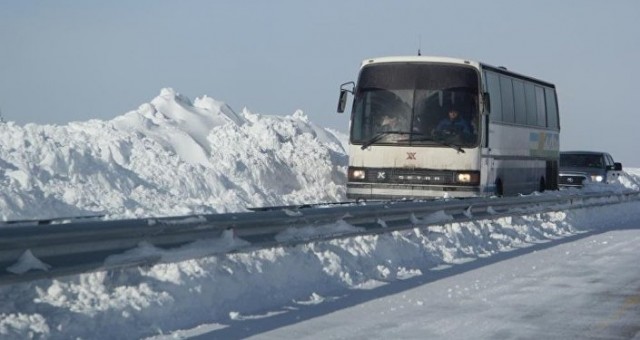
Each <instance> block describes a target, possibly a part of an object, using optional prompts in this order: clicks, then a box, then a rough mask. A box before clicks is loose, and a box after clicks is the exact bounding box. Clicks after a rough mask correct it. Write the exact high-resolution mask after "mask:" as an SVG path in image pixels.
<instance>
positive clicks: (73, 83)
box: [0, 0, 640, 167]
mask: <svg viewBox="0 0 640 340" xmlns="http://www.w3.org/2000/svg"><path fill="white" fill-rule="evenodd" d="M418 47H421V50H422V54H423V55H437V56H450V57H460V58H466V59H471V60H477V61H481V62H486V63H488V64H492V65H496V66H506V67H507V68H509V69H510V70H513V71H516V72H519V73H523V74H527V75H531V76H533V77H536V78H540V79H543V80H545V81H548V82H551V83H554V84H555V85H556V87H557V89H558V95H559V105H560V112H561V126H562V132H561V139H560V141H561V149H562V150H575V149H583V150H602V151H608V152H610V153H611V154H612V155H613V157H614V158H615V159H616V161H621V162H622V163H623V166H630V167H640V152H638V151H637V147H638V144H640V143H638V142H639V141H640V137H638V132H637V130H636V128H638V127H640V108H638V106H637V104H636V102H635V99H637V98H638V94H636V93H635V91H634V90H635V89H637V88H638V86H637V85H636V82H635V81H634V79H636V80H638V79H640V71H639V70H638V67H637V66H636V65H635V64H636V63H637V62H638V61H639V60H640V1H635V0H621V1H607V2H605V1H591V0H589V1H587V0H573V1H556V0H545V1H512V0H504V1H491V0H487V1H426V0H417V1H376V2H373V1H346V0H340V1H334V0H327V1H162V0H161V1H150V0H145V1H121V0H117V1H82V2H79V1H68V0H63V1H55V2H45V1H31V0H25V1H2V2H0V112H1V113H2V116H3V117H4V119H5V120H8V121H15V122H16V123H18V124H26V123H37V124H65V123H67V122H70V121H86V120H89V119H94V118H96V119H103V120H108V119H112V118H114V117H116V116H119V115H122V114H124V113H126V112H128V111H130V110H134V109H136V108H137V107H138V106H139V105H140V104H143V103H146V102H149V101H150V100H151V99H153V98H154V97H155V96H157V95H158V94H159V93H160V89H161V88H163V87H172V88H174V89H175V90H176V91H178V92H180V93H182V94H184V95H186V96H188V97H189V98H191V99H194V98H195V97H199V96H202V95H207V96H209V97H212V98H214V99H216V100H220V101H224V102H226V103H227V104H229V105H230V106H231V107H232V108H233V109H234V110H236V111H240V110H242V108H243V107H247V108H248V109H249V110H250V111H252V112H255V113H261V114H276V115H289V114H292V113H293V112H295V111H296V110H298V109H300V110H302V111H304V112H305V113H306V114H307V115H308V116H309V118H310V119H311V120H312V121H313V122H314V123H316V124H318V125H321V126H325V127H330V128H335V129H338V130H341V131H344V132H346V131H347V129H348V114H344V115H338V114H336V113H335V108H336V102H337V99H338V88H339V85H340V84H341V83H343V82H346V81H350V80H355V78H356V75H357V72H358V67H359V65H360V62H361V61H362V60H363V59H366V58H370V57H380V56H390V55H415V54H416V53H417V50H418Z"/></svg>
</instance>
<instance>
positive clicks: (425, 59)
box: [360, 56, 555, 89]
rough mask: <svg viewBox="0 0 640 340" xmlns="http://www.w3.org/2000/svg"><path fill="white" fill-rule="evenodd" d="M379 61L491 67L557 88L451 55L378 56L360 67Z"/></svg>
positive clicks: (553, 86)
mask: <svg viewBox="0 0 640 340" xmlns="http://www.w3.org/2000/svg"><path fill="white" fill-rule="evenodd" d="M377 63H448V64H461V65H470V66H473V67H475V68H477V69H490V70H492V71H494V72H498V73H502V74H506V75H510V76H513V77H516V78H520V79H525V80H530V81H534V82H537V83H540V84H542V85H545V86H548V87H551V88H554V89H555V85H553V84H552V83H549V82H547V81H544V80H540V79H537V78H534V77H531V76H527V75H524V74H521V73H517V72H513V71H511V70H508V69H507V68H506V67H503V66H493V65H490V64H486V63H481V62H478V61H473V60H469V59H460V58H451V57H438V56H391V57H378V58H369V59H365V60H363V61H362V64H361V65H360V68H362V67H364V66H366V65H370V64H377Z"/></svg>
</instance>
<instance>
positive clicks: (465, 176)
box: [456, 172, 480, 184]
mask: <svg viewBox="0 0 640 340" xmlns="http://www.w3.org/2000/svg"><path fill="white" fill-rule="evenodd" d="M479 180H480V175H478V173H476V172H459V173H458V174H457V175H456V182H458V183H464V184H477V183H479V182H480V181H479Z"/></svg>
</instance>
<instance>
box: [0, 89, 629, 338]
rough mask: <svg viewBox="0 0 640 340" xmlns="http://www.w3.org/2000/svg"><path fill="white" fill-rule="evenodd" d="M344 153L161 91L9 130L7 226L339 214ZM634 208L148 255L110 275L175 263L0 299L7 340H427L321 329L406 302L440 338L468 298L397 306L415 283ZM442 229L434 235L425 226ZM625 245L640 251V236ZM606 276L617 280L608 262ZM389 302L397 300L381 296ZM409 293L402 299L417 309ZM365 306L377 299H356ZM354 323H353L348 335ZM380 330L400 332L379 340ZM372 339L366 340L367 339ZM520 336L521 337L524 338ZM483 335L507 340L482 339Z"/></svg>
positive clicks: (139, 251)
mask: <svg viewBox="0 0 640 340" xmlns="http://www.w3.org/2000/svg"><path fill="white" fill-rule="evenodd" d="M345 143H346V136H344V135H342V134H340V133H339V132H336V131H331V130H328V129H324V128H321V127H319V126H317V125H315V124H313V123H312V122H310V121H309V120H308V119H307V117H306V116H305V115H304V113H302V112H300V111H298V112H295V113H293V114H292V115H290V116H267V115H261V114H257V113H252V112H250V111H249V110H248V109H244V110H242V111H241V112H240V113H236V112H235V111H234V110H232V109H231V108H230V107H228V106H227V105H225V104H224V103H222V102H219V101H216V100H214V99H212V98H209V97H206V96H205V97H202V98H197V99H196V100H194V101H193V102H192V101H191V100H190V99H188V98H187V97H185V96H183V95H181V94H178V93H177V92H175V91H174V90H172V89H163V90H162V91H161V93H160V95H159V96H158V97H156V98H154V99H153V100H152V101H151V102H150V103H147V104H143V105H141V106H140V107H139V108H138V109H137V110H134V111H131V112H129V113H126V114H124V115H122V116H119V117H116V118H115V119H113V120H111V121H98V120H92V121H88V122H74V123H70V124H68V125H64V126H50V125H47V126H39V125H33V124H27V125H25V126H18V125H16V124H14V123H11V122H9V123H0V219H2V220H16V219H34V218H53V217H59V216H79V215H82V216H86V215H105V216H106V218H125V217H142V216H144V217H148V216H168V215H188V214H199V213H213V212H235V211H245V210H246V209H247V208H248V207H256V206H269V205H286V204H295V203H313V202H328V201H341V200H344V199H345V188H344V183H345V181H346V176H345V173H346V165H347V155H346V153H345ZM626 170H627V174H626V175H625V176H623V177H622V178H621V179H620V180H619V183H616V184H612V185H609V186H602V185H600V186H598V185H592V186H590V187H588V188H586V189H585V190H595V191H597V190H602V188H605V187H617V188H629V189H633V190H639V188H640V169H626ZM639 208H640V203H637V202H627V203H623V204H619V205H614V206H608V207H597V208H590V209H579V210H568V211H557V212H550V213H544V214H534V215H524V216H521V217H502V218H499V219H496V220H483V221H476V222H467V223H453V222H447V216H435V217H434V220H430V221H425V220H422V221H421V220H418V219H415V221H414V222H415V223H416V225H417V227H416V228H414V229H411V230H408V231H403V232H393V233H389V234H382V235H373V236H366V237H353V238H346V239H336V240H331V241H323V242H315V243H308V244H304V245H299V246H295V247H275V248H269V249H262V250H254V251H250V252H246V253H235V254H222V255H214V256H208V257H204V258H198V259H188V258H189V254H192V253H193V252H194V251H197V249H206V248H209V249H213V248H216V249H222V250H224V249H232V248H233V247H234V246H236V245H238V244H239V243H242V242H243V240H239V239H236V238H234V237H233V235H232V234H231V233H227V234H225V235H223V236H222V237H221V238H220V239H217V240H202V241H201V242H196V244H193V245H190V246H186V247H183V248H181V249H176V250H171V251H166V250H160V249H155V248H154V247H153V246H151V245H145V244H142V245H141V246H140V247H138V248H136V249H134V250H132V251H130V252H127V253H126V254H120V255H116V256H113V257H111V258H110V259H109V260H110V261H114V262H117V261H118V260H119V259H120V257H127V256H147V255H153V256H162V257H164V258H171V259H173V260H175V261H176V262H175V263H164V264H158V265H154V266H150V267H149V266H147V267H139V268H129V269H123V270H115V271H101V272H95V273H89V274H82V275H74V276H68V277H62V278H58V279H54V280H39V281H36V282H31V283H24V284H14V285H8V286H0V296H1V297H2V301H3V303H2V304H0V337H1V338H8V339H24V338H35V339H47V338H51V339H68V338H78V339H115V338H152V339H174V338H189V337H193V338H205V339H208V338H224V339H229V338H245V337H251V336H255V337H258V338H260V337H263V336H264V337H271V338H282V337H291V338H301V337H306V338H317V339H324V338H327V337H332V336H333V337H341V338H344V337H347V338H358V337H362V338H372V337H378V338H388V337H393V336H398V337H405V338H406V337H410V338H423V337H424V335H425V334H427V333H421V332H422V331H423V329H424V328H425V327H430V326H425V325H421V326H420V327H418V326H417V325H416V324H415V323H412V321H415V320H414V319H411V318H410V316H408V315H407V314H406V313H405V312H404V311H402V310H397V309H389V310H385V311H384V312H385V313H386V314H385V313H383V314H384V316H383V317H379V315H381V314H380V311H379V310H377V309H376V310H374V309H369V308H364V307H363V308H364V310H363V311H362V314H361V315H355V316H353V315H351V314H349V315H343V316H341V317H340V319H341V320H343V321H342V322H343V324H342V325H340V327H339V328H338V329H337V330H335V331H334V332H333V333H332V332H331V329H332V328H330V327H325V326H326V325H323V324H322V320H324V319H318V316H320V315H323V314H326V315H331V314H336V313H338V312H339V311H340V310H346V309H348V308H349V307H352V306H353V305H360V304H362V305H363V306H364V305H368V304H366V302H367V301H370V302H372V301H375V300H377V299H378V298H380V299H383V298H384V299H385V300H381V301H385V302H384V303H385V304H392V302H390V301H391V300H394V299H395V300H403V301H405V302H406V305H407V306H409V305H411V306H413V307H412V308H413V309H411V310H412V311H414V310H415V309H416V308H417V310H415V313H418V315H417V316H418V317H422V318H424V315H420V313H422V314H424V312H420V310H421V309H422V310H424V309H425V308H426V309H427V310H432V308H438V311H439V314H437V316H438V318H440V319H438V320H439V321H440V322H441V323H442V322H443V321H442V320H445V319H446V318H447V317H450V318H455V317H458V318H459V315H460V314H459V313H458V310H457V309H456V308H458V307H454V305H452V304H453V303H457V304H460V301H461V300H457V301H456V302H454V301H453V300H454V299H452V298H453V297H460V296H461V294H462V295H465V294H470V293H469V292H468V291H464V290H462V289H458V288H457V287H459V285H462V283H461V282H460V281H457V282H456V283H455V285H456V286H455V288H454V289H451V288H450V289H449V293H448V294H449V296H448V297H446V295H447V294H445V296H439V297H432V298H424V297H419V296H411V297H410V298H409V299H407V298H406V295H402V296H401V297H399V298H398V297H396V295H397V294H391V293H390V292H396V293H397V292H398V290H399V292H400V293H401V292H402V287H403V284H408V285H409V286H411V289H413V288H416V284H410V283H411V282H416V281H415V280H416V279H420V280H423V281H425V282H427V283H424V284H421V285H418V286H419V287H424V286H429V285H432V286H436V287H437V285H436V284H432V282H433V281H434V280H440V279H443V275H442V273H443V272H444V271H447V270H454V271H455V270H456V269H457V268H458V269H457V270H459V271H460V272H464V271H471V270H472V268H471V269H469V268H468V267H465V266H469V264H470V263H481V261H484V260H486V259H494V258H500V257H507V258H508V257H509V254H515V253H517V252H518V251H520V250H522V249H528V248H531V247H534V248H535V247H539V246H540V245H543V244H550V245H555V244H556V243H559V242H563V241H562V240H566V239H571V238H572V237H576V236H579V235H591V234H593V233H601V232H605V231H607V230H610V229H615V228H619V227H620V226H621V225H625V226H627V227H628V226H635V228H636V229H640V209H639ZM434 222H436V223H439V224H438V225H430V226H420V224H421V223H423V224H424V223H434ZM0 227H1V226H0ZM323 228H325V229H326V230H329V231H345V230H347V231H348V230H353V229H354V228H355V227H353V226H350V225H348V224H347V223H344V221H336V223H335V224H330V225H327V226H324V227H323ZM313 233H314V230H312V229H311V228H301V229H300V230H298V231H297V232H293V231H291V230H288V231H287V232H283V233H282V234H280V235H278V239H279V240H282V241H287V240H292V239H299V238H301V237H302V238H304V237H306V236H307V235H310V234H313ZM624 239H625V240H626V241H627V242H630V241H629V240H640V237H638V234H637V233H636V234H635V235H633V237H626V238H624ZM225 247H227V248H225ZM552 248H555V247H552ZM536 249H537V248H536ZM625 249H627V248H625ZM567 251H568V250H567ZM511 256H515V255H511ZM525 265H526V264H525ZM46 266H47V265H46V264H45V263H42V262H40V261H39V260H38V259H37V258H35V257H34V256H33V254H31V253H30V252H29V253H25V254H24V255H23V257H22V258H21V259H20V261H19V262H18V263H16V264H15V265H14V266H12V268H11V269H10V270H12V271H14V272H16V273H19V272H24V271H27V270H46V269H47V267H46ZM601 266H602V267H601V269H602V268H604V269H606V268H608V267H607V263H603V264H601ZM462 268H466V269H462ZM612 268H613V267H612ZM596 269H598V268H596ZM596 271H597V270H596ZM579 275H580V273H577V274H575V277H579ZM612 275H613V274H612ZM452 276H455V275H452ZM442 282H446V281H442ZM465 284H466V285H467V286H468V285H471V284H470V283H468V284H467V283H465ZM412 285H413V286H412ZM381 287H387V290H382V291H381V292H380V288H381ZM398 287H400V288H398ZM440 288H442V287H440ZM405 289H406V291H407V293H406V294H415V293H414V292H413V290H410V288H408V287H407V288H405ZM445 291H446V290H445ZM363 292H364V293H366V292H369V293H367V294H368V295H364V297H363V295H359V294H361V293H363ZM377 292H380V293H377ZM410 292H411V293H410ZM376 294H380V295H376ZM341 301H342V304H341V303H340V302H341ZM462 301H465V300H462ZM447 302H449V303H450V304H449V305H448V304H447ZM530 302H532V303H533V301H530ZM518 303H520V304H523V303H524V304H526V303H528V301H526V300H525V301H518ZM434 304H435V305H434ZM462 305H463V307H461V308H463V309H464V310H465V311H466V313H464V315H466V316H467V317H468V319H463V320H460V323H461V324H473V323H475V322H477V321H478V320H484V319H481V318H479V317H475V316H474V315H480V314H481V312H480V311H477V312H478V314H475V313H472V311H474V310H475V308H476V307H477V305H473V306H471V305H468V306H467V307H468V309H465V306H464V303H463V304H462ZM336 306H338V307H336ZM340 306H342V307H340ZM456 306H457V305H456ZM492 307H493V308H494V310H496V308H497V310H499V311H502V312H503V314H504V315H507V314H509V313H513V312H510V310H509V309H508V308H512V306H509V305H508V304H507V303H505V304H504V307H503V308H502V309H500V308H501V305H500V304H497V305H496V304H493V305H492ZM336 308H337V309H336ZM371 308H373V307H371ZM375 308H380V307H375ZM403 308H404V307H403ZM407 310H409V308H407ZM347 314H348V313H347ZM374 314H375V316H376V318H373V316H374ZM310 315H313V316H310ZM336 315H337V314H336ZM456 315H458V316H456ZM351 316H353V317H354V319H353V320H348V318H349V317H351ZM433 316H434V318H435V317H436V315H435V314H434V315H433ZM370 317H371V320H377V321H376V323H375V327H377V328H375V329H377V331H374V328H372V327H373V326H374V325H372V324H370V323H366V322H364V321H363V323H362V324H361V325H360V326H358V320H363V319H367V318H370ZM567 317H571V315H568V316H567ZM314 318H315V319H318V320H320V322H319V323H317V324H313V325H309V326H308V327H307V328H305V325H306V322H305V321H307V319H314ZM385 320H386V321H389V324H390V325H395V326H389V328H387V330H386V331H385V328H384V327H385V326H384V325H385ZM401 320H409V321H407V322H408V323H407V325H414V326H415V332H413V333H412V331H411V330H406V329H405V330H404V332H396V331H397V329H396V328H397V325H398V324H402V322H403V321H401ZM347 321H348V322H347ZM329 322H331V323H332V324H337V323H338V321H336V320H333V321H329ZM372 322H373V321H372ZM425 322H426V323H428V321H425ZM432 326H433V325H432ZM446 326H447V327H451V328H450V329H449V331H450V332H449V333H448V331H447V329H443V328H439V329H438V330H437V331H434V330H431V332H430V333H428V334H430V335H432V337H434V338H450V336H451V335H456V334H457V335H461V334H462V335H464V334H470V335H472V334H474V333H460V332H461V331H460V330H458V333H455V331H456V329H455V328H456V327H455V326H452V324H448V325H446ZM503 326H504V325H503ZM348 327H353V328H352V329H351V330H350V328H348ZM361 327H362V329H360V330H358V331H357V332H359V333H354V332H356V330H357V329H359V328H361ZM365 327H366V328H367V329H369V330H370V331H366V332H363V331H364V330H365ZM391 327H396V328H391ZM504 327H506V326H504ZM513 327H514V328H515V329H518V327H520V329H521V330H522V326H521V325H514V326H513ZM278 328H283V329H289V328H292V331H293V333H286V332H284V331H283V333H281V334H278V333H277V329H278ZM274 330H275V333H273V332H274ZM512 330H513V329H512ZM525 331H526V329H525ZM287 334H290V335H287ZM477 334H478V335H480V337H482V336H490V335H496V334H497V335H499V333H495V334H494V333H491V332H490V330H487V329H485V330H484V332H480V333H477ZM503 334H505V333H503ZM506 334H520V335H523V334H524V337H527V336H530V335H531V334H528V333H526V332H522V331H521V332H511V333H506ZM448 335H449V336H448ZM567 335H572V334H570V333H569V334H567ZM573 335H575V334H573ZM503 337H506V338H508V336H503Z"/></svg>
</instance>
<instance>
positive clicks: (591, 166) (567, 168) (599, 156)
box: [558, 151, 622, 187]
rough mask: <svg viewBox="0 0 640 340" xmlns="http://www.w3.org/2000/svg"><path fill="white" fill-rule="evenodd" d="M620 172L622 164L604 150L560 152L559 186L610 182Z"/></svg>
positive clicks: (614, 179) (613, 180)
mask: <svg viewBox="0 0 640 340" xmlns="http://www.w3.org/2000/svg"><path fill="white" fill-rule="evenodd" d="M621 174H622V164H621V163H617V162H614V161H613V157H611V155H610V154H608V153H606V152H596V151H563V152H561V153H560V176H559V178H558V184H559V185H560V186H561V187H580V186H582V185H583V184H584V183H587V182H595V183H612V182H615V181H616V180H617V179H618V177H619V176H620V175H621Z"/></svg>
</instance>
